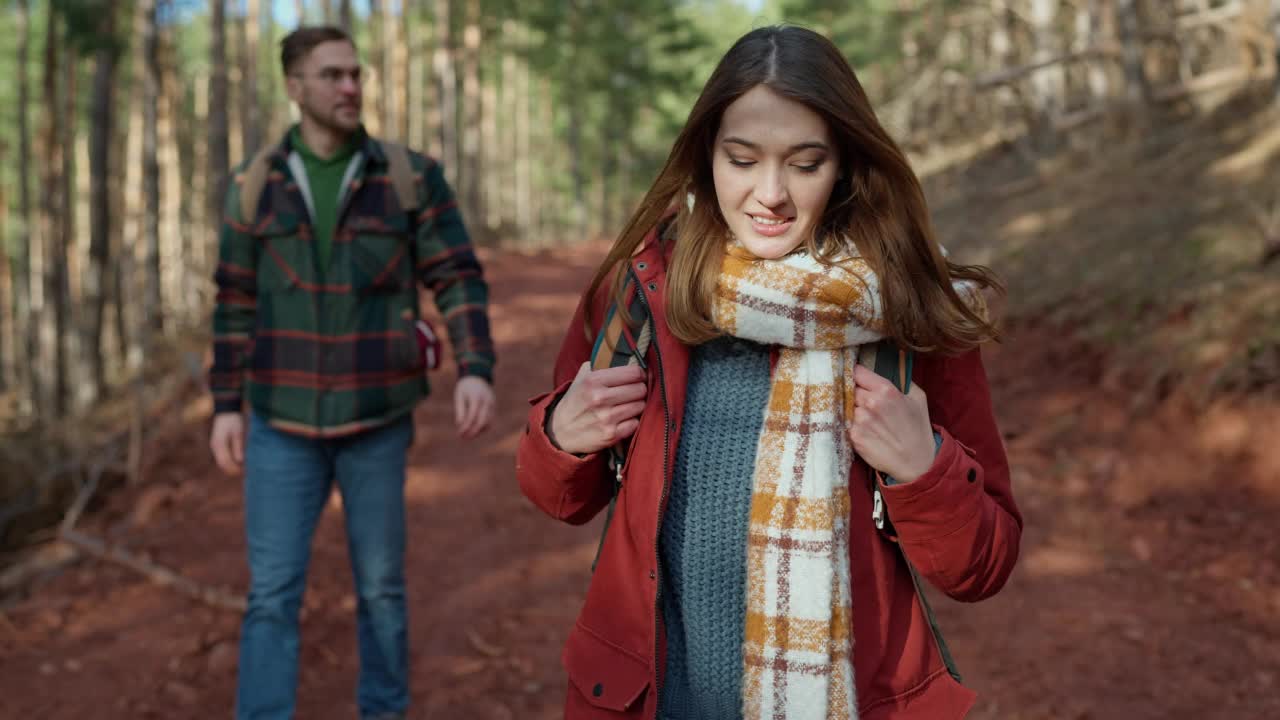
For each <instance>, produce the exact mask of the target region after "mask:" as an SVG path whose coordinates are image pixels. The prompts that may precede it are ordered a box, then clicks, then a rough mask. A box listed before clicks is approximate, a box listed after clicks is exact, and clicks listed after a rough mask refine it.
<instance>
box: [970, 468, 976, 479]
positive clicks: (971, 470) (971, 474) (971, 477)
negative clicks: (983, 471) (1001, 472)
mask: <svg viewBox="0 0 1280 720" xmlns="http://www.w3.org/2000/svg"><path fill="white" fill-rule="evenodd" d="M977 479H978V471H977V470H975V469H974V468H969V482H974V481H975V480H977Z"/></svg>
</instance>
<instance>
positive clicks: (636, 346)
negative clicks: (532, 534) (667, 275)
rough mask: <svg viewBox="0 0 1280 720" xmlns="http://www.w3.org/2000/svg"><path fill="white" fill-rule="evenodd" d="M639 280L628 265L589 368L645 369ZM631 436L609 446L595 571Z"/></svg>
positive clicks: (646, 326) (649, 336)
mask: <svg viewBox="0 0 1280 720" xmlns="http://www.w3.org/2000/svg"><path fill="white" fill-rule="evenodd" d="M639 284H640V283H639V280H637V278H636V276H635V273H633V272H632V271H631V269H630V268H628V269H627V273H626V277H625V280H624V284H623V287H622V297H623V298H625V299H626V305H625V306H624V307H622V308H620V307H619V305H618V302H617V300H616V299H615V300H613V301H612V302H610V303H609V309H608V311H606V312H605V316H604V324H603V325H601V327H600V334H599V335H597V336H596V341H595V343H594V344H593V345H592V347H591V369H592V370H604V369H605V368H611V367H622V366H624V365H637V366H639V367H640V368H641V369H642V370H646V371H647V370H648V366H647V365H645V355H646V354H647V353H648V352H649V345H650V344H651V343H652V342H653V318H652V317H651V316H650V315H649V310H648V308H646V307H645V304H644V300H643V298H641V297H640V287H639ZM630 443H631V438H623V439H621V440H619V441H618V442H617V443H615V444H614V445H613V446H612V447H610V448H609V468H610V469H611V470H613V492H612V494H611V495H610V496H609V509H608V510H607V511H606V512H605V516H604V527H603V528H602V529H601V530H600V545H599V546H598V547H597V548H596V557H595V559H594V560H592V561H591V570H592V571H593V572H594V571H595V569H596V563H597V562H599V560H600V551H601V550H603V549H604V537H605V534H606V533H608V531H609V523H610V522H612V521H613V510H614V507H615V506H616V505H617V504H618V493H620V492H621V491H622V470H623V465H625V464H626V461H627V448H628V447H629V446H630Z"/></svg>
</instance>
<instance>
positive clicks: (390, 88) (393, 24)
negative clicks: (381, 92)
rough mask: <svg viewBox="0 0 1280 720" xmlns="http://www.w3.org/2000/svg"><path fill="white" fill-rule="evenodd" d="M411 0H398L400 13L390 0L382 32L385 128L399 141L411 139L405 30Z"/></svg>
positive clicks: (410, 105) (410, 98)
mask: <svg viewBox="0 0 1280 720" xmlns="http://www.w3.org/2000/svg"><path fill="white" fill-rule="evenodd" d="M410 4H411V0H400V6H399V14H398V15H397V14H396V13H394V12H392V8H391V6H390V3H388V6H387V8H386V12H385V13H384V14H383V16H382V18H383V25H382V36H383V38H384V39H385V40H386V43H387V44H386V47H387V50H386V52H387V55H386V62H385V65H386V67H387V81H388V84H387V85H385V86H384V87H385V88H386V91H385V92H386V97H387V128H388V131H389V132H391V133H393V134H394V137H395V138H396V139H397V140H399V141H400V142H402V143H408V142H410V138H411V136H410V135H409V110H408V109H409V108H411V107H413V104H412V100H413V97H412V92H411V90H412V88H411V86H410V85H409V49H408V47H406V45H405V43H406V38H405V33H406V32H407V31H408V27H407V24H408V22H409V15H410V11H409V6H410Z"/></svg>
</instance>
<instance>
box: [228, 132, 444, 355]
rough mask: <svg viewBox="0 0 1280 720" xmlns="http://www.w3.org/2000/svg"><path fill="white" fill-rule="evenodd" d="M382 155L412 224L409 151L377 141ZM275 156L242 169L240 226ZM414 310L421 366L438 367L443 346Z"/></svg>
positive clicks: (264, 155)
mask: <svg viewBox="0 0 1280 720" xmlns="http://www.w3.org/2000/svg"><path fill="white" fill-rule="evenodd" d="M377 142H378V145H379V146H380V147H381V148H382V153H383V155H385V156H386V157H387V177H388V178H390V180H391V188H392V190H393V191H394V192H395V194H396V200H397V201H398V202H399V203H400V209H401V210H402V211H403V212H404V213H405V214H406V215H408V216H409V218H410V224H411V225H412V224H413V216H414V215H415V214H416V213H417V210H418V192H417V188H416V187H415V182H416V179H415V178H414V174H413V165H412V163H410V161H409V149H408V148H407V147H405V146H404V145H401V144H399V143H393V142H387V141H385V140H378V141H377ZM275 152H276V148H275V147H274V146H270V147H265V148H263V149H261V150H259V151H258V152H257V153H256V154H255V155H254V156H253V159H252V160H250V161H249V164H248V165H247V166H245V169H244V172H243V173H242V174H241V181H240V217H241V219H242V220H243V221H244V222H248V223H252V222H253V221H254V220H255V219H256V218H257V217H258V202H259V201H260V200H261V199H262V191H263V190H264V189H265V188H266V185H267V175H268V174H269V173H270V171H271V155H272V154H274V153H275ZM415 250H416V244H415V243H414V242H413V241H412V240H410V241H409V253H410V257H411V258H412V262H413V264H414V265H415V266H416V265H417V253H416V252H415ZM417 310H418V309H417V307H416V306H415V307H414V314H415V320H414V330H415V335H414V338H415V340H416V341H417V343H418V351H419V352H420V353H421V354H422V357H423V364H424V365H425V367H426V369H427V370H435V369H436V368H438V367H440V359H441V357H442V355H443V353H442V350H443V347H442V345H443V343H442V342H441V340H440V337H439V335H438V334H437V333H436V331H435V328H433V327H432V326H431V323H429V322H427V321H426V320H424V319H422V318H420V317H416V315H417Z"/></svg>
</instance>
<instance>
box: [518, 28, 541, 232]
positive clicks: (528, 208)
mask: <svg viewBox="0 0 1280 720" xmlns="http://www.w3.org/2000/svg"><path fill="white" fill-rule="evenodd" d="M522 37H523V36H522ZM531 74H532V72H531V70H530V68H529V63H528V61H526V60H524V59H521V61H520V70H519V72H518V73H517V74H516V87H515V95H516V111H515V126H516V150H515V170H516V182H515V188H516V201H515V206H516V221H515V222H516V227H517V228H519V230H520V234H521V244H522V245H528V244H529V241H530V239H531V238H532V237H533V236H534V234H535V230H536V223H535V222H534V218H533V186H532V182H531V180H532V176H533V157H532V156H531V153H532V152H533V138H532V133H531V129H532V126H533V110H532V105H533V103H532V94H533V84H532V83H531V82H530V79H531V78H530V76H531Z"/></svg>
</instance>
